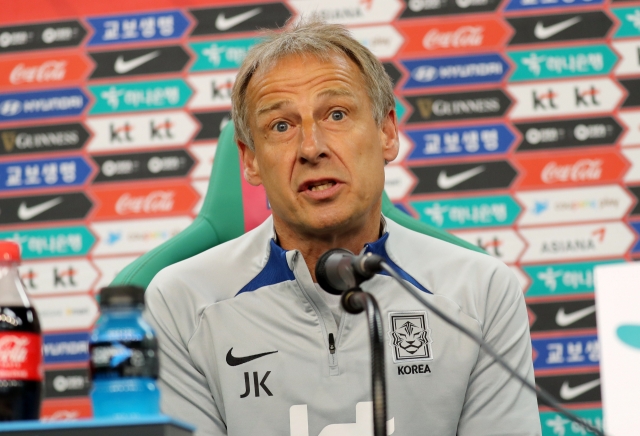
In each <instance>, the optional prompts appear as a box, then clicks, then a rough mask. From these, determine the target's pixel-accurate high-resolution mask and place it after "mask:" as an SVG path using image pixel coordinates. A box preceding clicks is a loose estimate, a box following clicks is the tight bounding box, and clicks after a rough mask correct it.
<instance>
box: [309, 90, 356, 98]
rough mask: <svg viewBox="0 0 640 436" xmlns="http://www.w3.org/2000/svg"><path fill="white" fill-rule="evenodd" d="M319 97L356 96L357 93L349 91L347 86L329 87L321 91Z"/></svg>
mask: <svg viewBox="0 0 640 436" xmlns="http://www.w3.org/2000/svg"><path fill="white" fill-rule="evenodd" d="M317 97H318V98H322V97H351V98H355V97H356V96H355V94H354V93H353V92H351V91H349V90H348V89H346V88H329V89H325V90H324V91H321V92H320V93H319V94H318V95H317Z"/></svg>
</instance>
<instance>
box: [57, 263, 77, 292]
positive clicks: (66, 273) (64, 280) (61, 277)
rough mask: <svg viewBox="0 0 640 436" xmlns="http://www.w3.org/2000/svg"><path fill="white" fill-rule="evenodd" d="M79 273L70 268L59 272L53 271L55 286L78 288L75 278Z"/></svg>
mask: <svg viewBox="0 0 640 436" xmlns="http://www.w3.org/2000/svg"><path fill="white" fill-rule="evenodd" d="M76 273H77V271H76V270H75V269H73V267H71V266H70V267H69V268H67V269H66V270H62V271H58V268H54V269H53V286H55V287H58V286H62V287H65V288H66V287H67V286H76V282H75V280H74V277H75V275H76Z"/></svg>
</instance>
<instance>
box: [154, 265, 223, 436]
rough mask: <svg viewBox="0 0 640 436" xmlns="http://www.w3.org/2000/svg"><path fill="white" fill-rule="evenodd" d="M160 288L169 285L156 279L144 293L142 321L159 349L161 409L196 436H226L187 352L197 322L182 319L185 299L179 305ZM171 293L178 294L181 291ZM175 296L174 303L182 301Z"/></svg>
mask: <svg viewBox="0 0 640 436" xmlns="http://www.w3.org/2000/svg"><path fill="white" fill-rule="evenodd" d="M160 275H161V273H160ZM170 286H171V287H173V286H172V285H170ZM163 287H166V288H168V287H169V286H168V285H167V283H166V282H164V281H163V280H162V279H160V278H159V276H156V278H154V280H153V281H152V282H151V284H150V285H149V287H148V288H147V291H146V294H145V302H146V309H145V319H146V320H147V322H149V324H150V325H151V326H152V327H153V328H154V330H155V332H156V335H157V338H158V346H159V350H160V356H159V357H160V376H159V380H158V382H159V383H158V384H159V386H160V403H161V410H162V412H163V413H164V414H166V415H168V416H171V417H172V418H175V419H177V420H180V421H184V422H187V423H189V424H191V425H193V426H195V427H196V433H195V436H226V434H227V430H226V426H225V424H224V422H223V420H222V418H221V416H220V413H219V411H218V408H217V407H216V404H215V402H214V399H213V396H212V395H211V391H210V390H209V386H208V383H207V380H206V379H205V377H204V375H203V374H202V373H200V372H199V371H198V370H197V369H196V368H195V366H194V364H193V362H192V360H191V356H190V354H189V351H188V349H187V344H188V341H189V339H190V336H191V333H190V332H193V326H194V325H197V321H198V320H197V319H195V320H194V319H183V318H184V316H181V315H184V311H182V310H180V307H178V306H181V305H184V301H185V299H187V298H182V304H180V302H179V301H172V300H170V299H168V298H165V295H164V293H163V289H162V288H163ZM167 290H168V289H167ZM171 291H172V292H174V293H175V292H180V289H171ZM176 296H177V297H178V298H177V300H180V299H181V298H180V296H179V295H176ZM192 313H193V312H192ZM191 318H193V317H191Z"/></svg>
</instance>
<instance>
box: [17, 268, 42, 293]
mask: <svg viewBox="0 0 640 436" xmlns="http://www.w3.org/2000/svg"><path fill="white" fill-rule="evenodd" d="M37 277H38V274H36V272H35V271H34V270H32V269H31V268H29V270H28V271H27V272H26V273H24V274H21V275H20V278H21V279H22V283H24V284H25V286H27V287H28V288H29V289H38V287H37V286H36V284H35V282H34V280H35V279H36V278H37Z"/></svg>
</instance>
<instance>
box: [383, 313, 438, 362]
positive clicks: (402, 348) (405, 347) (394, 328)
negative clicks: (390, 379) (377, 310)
mask: <svg viewBox="0 0 640 436" xmlns="http://www.w3.org/2000/svg"><path fill="white" fill-rule="evenodd" d="M389 328H390V330H389V337H390V341H389V345H390V346H391V348H392V349H393V361H394V363H402V362H407V361H416V360H433V352H432V350H431V339H430V337H429V334H430V329H429V324H428V322H427V313H426V312H391V313H389ZM420 366H422V365H420ZM428 372H431V371H430V370H429V371H428Z"/></svg>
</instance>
